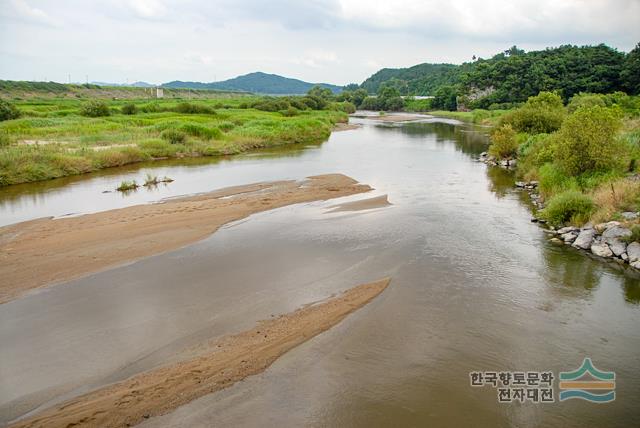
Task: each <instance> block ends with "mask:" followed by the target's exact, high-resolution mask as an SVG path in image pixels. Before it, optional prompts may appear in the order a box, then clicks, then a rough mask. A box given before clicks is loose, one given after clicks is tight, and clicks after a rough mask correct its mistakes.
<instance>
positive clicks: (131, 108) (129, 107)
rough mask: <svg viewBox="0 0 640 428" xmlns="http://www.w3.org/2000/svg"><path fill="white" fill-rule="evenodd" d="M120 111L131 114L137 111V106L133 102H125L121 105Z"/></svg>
mask: <svg viewBox="0 0 640 428" xmlns="http://www.w3.org/2000/svg"><path fill="white" fill-rule="evenodd" d="M120 111H122V114H127V115H132V114H136V113H137V112H138V108H137V107H136V105H135V104H125V105H123V106H122V108H121V109H120Z"/></svg>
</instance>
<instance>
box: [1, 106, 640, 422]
mask: <svg viewBox="0 0 640 428" xmlns="http://www.w3.org/2000/svg"><path fill="white" fill-rule="evenodd" d="M352 122H357V123H362V124H363V127H362V128H360V129H356V130H352V131H345V132H339V133H334V134H333V135H332V136H331V138H330V140H329V141H328V142H326V143H324V144H322V145H317V146H309V147H304V148H295V149H287V150H278V151H267V152H260V153H258V154H251V155H245V156H241V157H236V158H232V159H227V160H221V161H212V160H207V159H204V160H203V159H200V160H195V161H188V162H186V161H181V162H179V163H176V162H166V163H164V164H159V163H155V164H150V165H142V166H140V165H138V166H133V167H128V168H123V169H114V170H110V171H108V172H104V173H101V174H96V175H91V176H87V177H80V178H77V177H76V178H69V179H64V180H53V181H51V182H47V183H45V184H33V185H24V186H14V187H12V188H9V189H4V190H0V224H10V223H14V222H17V221H22V220H28V219H32V218H37V217H42V216H61V215H66V214H81V213H86V212H92V211H98V210H103V209H109V208H115V207H121V206H127V205H133V204H139V203H143V202H153V201H157V200H159V199H161V198H164V197H172V196H177V195H182V194H187V193H194V192H203V191H208V190H213V189H215V188H220V187H225V186H229V185H236V184H244V183H250V182H256V181H266V180H273V179H286V178H295V179H298V178H303V177H305V176H309V175H314V174H321V173H331V172H340V173H343V174H346V175H348V176H351V177H353V178H355V179H357V180H358V181H360V182H363V183H367V184H369V185H371V186H372V187H374V188H375V190H374V191H373V192H372V193H370V194H365V195H357V196H354V197H349V198H343V199H340V200H332V201H326V202H316V203H311V204H304V205H296V206H289V207H285V208H282V209H278V210H274V211H269V212H265V213H260V214H257V215H253V216H251V217H249V218H248V219H246V220H244V221H240V222H237V223H234V224H230V225H227V226H225V227H223V228H222V229H221V230H219V231H218V232H216V233H215V234H213V235H212V236H211V237H209V238H208V239H206V240H204V241H201V242H199V243H197V244H194V245H191V246H188V247H185V248H183V249H180V250H176V251H172V252H169V253H166V254H162V255H158V256H155V257H150V258H148V259H145V260H142V261H139V262H136V263H132V264H129V265H126V266H122V267H119V268H115V269H111V270H108V271H105V272H102V273H98V274H96V275H92V276H89V277H86V278H83V279H80V280H76V281H72V282H69V283H67V284H63V285H60V286H55V287H50V288H48V289H45V290H43V291H40V292H37V293H33V294H31V295H29V296H27V297H24V298H21V299H18V300H15V301H13V302H10V303H7V304H3V305H0V423H2V422H6V421H8V420H11V419H13V418H16V417H19V416H21V415H24V414H26V413H28V412H30V411H33V410H34V409H38V408H41V407H46V406H48V405H50V404H51V403H54V402H56V401H59V400H62V399H64V398H67V397H71V396H74V395H77V394H79V393H81V392H83V391H85V390H87V389H91V388H94V387H98V386H101V385H104V384H107V383H110V382H113V381H116V380H119V379H123V378H126V377H128V376H130V375H132V374H134V373H137V372H139V371H142V370H147V369H149V368H152V367H155V366H157V365H159V364H162V363H166V362H167V361H173V360H175V359H177V358H180V357H181V356H184V355H187V354H188V351H185V350H188V349H190V347H192V346H194V345H197V344H198V343H200V342H202V341H203V340H206V339H210V338H213V337H217V336H220V335H223V334H227V333H230V332H237V331H241V330H243V329H245V328H248V327H250V326H252V325H254V324H255V322H256V321H257V320H260V319H266V318H269V317H270V316H271V315H273V314H279V313H283V312H289V311H292V310H294V309H296V308H298V307H300V306H301V305H303V304H306V303H309V302H313V301H317V300H319V299H323V298H326V297H328V296H330V295H331V294H333V293H336V292H339V291H341V290H344V289H346V288H349V287H352V286H354V285H357V284H360V283H363V282H367V281H370V280H375V279H378V278H381V277H384V276H390V277H391V278H392V282H391V285H390V287H389V288H388V289H387V290H386V291H385V292H384V293H383V294H382V295H381V296H380V297H378V298H377V299H376V300H374V301H373V302H372V303H371V304H369V305H367V306H366V307H365V308H363V309H361V310H359V311H358V312H356V313H355V314H353V315H351V316H349V317H348V318H347V319H345V320H344V321H343V322H342V323H341V324H339V325H338V326H336V327H334V328H333V329H331V330H329V331H328V332H326V333H323V334H321V335H319V336H317V337H315V338H313V339H312V340H310V341H308V342H306V343H305V344H303V345H302V346H299V347H298V348H296V349H294V350H292V351H290V352H289V353H287V354H285V355H284V356H283V357H281V358H280V359H279V360H277V361H276V362H275V363H274V364H273V365H272V366H271V367H270V368H269V369H267V370H266V371H265V372H264V373H262V374H260V375H257V376H253V377H251V378H248V379H246V380H245V381H243V382H240V383H238V384H236V385H234V386H233V387H231V388H228V389H226V390H223V391H222V392H219V393H216V394H212V395H209V396H205V397H203V398H201V399H199V400H196V401H194V402H191V403H190V404H187V405H186V406H183V407H182V408H179V409H178V410H176V411H175V412H173V413H171V414H168V415H165V416H163V417H159V418H152V419H150V420H148V421H147V422H146V423H145V424H147V425H148V426H184V427H187V426H189V427H191V426H255V427H264V426H362V427H372V426H478V427H480V426H486V427H495V426H505V427H506V426H518V427H520V426H522V427H529V426H530V427H537V426H568V427H587V426H593V427H602V426H607V427H615V426H620V427H622V426H640V406H639V405H638V400H639V399H640V370H639V367H640V280H639V279H638V277H637V276H634V275H633V274H631V273H629V272H625V271H624V270H622V269H620V268H617V267H616V266H614V265H610V264H605V263H603V262H601V261H598V260H593V259H592V258H590V257H587V256H585V255H583V254H580V253H578V252H577V251H574V250H572V249H570V248H563V247H556V246H553V245H551V244H549V243H548V242H547V237H546V235H545V233H544V232H543V230H542V229H541V228H540V227H539V226H537V225H535V224H533V223H531V222H530V218H531V213H530V209H529V205H528V202H527V197H526V195H524V194H522V193H520V192H518V191H516V190H514V189H513V177H512V176H511V175H510V174H509V173H507V172H505V171H503V170H500V169H495V168H488V167H487V166H486V165H484V164H482V163H479V162H477V161H476V160H475V159H476V157H477V155H478V154H479V153H480V152H482V151H483V150H485V149H486V138H485V137H484V136H483V135H482V133H481V132H477V130H474V129H472V128H470V127H469V126H467V125H462V124H457V123H454V122H450V121H443V120H436V119H427V120H424V121H421V122H414V123H405V124H402V125H398V124H380V123H377V122H375V121H372V120H368V119H353V120H352ZM147 172H151V173H153V174H156V175H168V176H170V177H172V178H174V179H175V181H174V182H173V183H171V184H169V185H167V186H161V187H159V188H157V189H154V190H152V191H147V190H140V191H138V192H135V193H133V194H130V195H126V196H123V195H121V194H119V193H102V191H104V190H111V189H113V188H114V187H115V186H116V185H117V183H119V182H120V181H121V180H123V179H131V178H137V179H138V180H140V179H141V178H142V177H144V174H145V173H147ZM384 194H387V195H388V198H389V201H390V202H391V203H392V204H393V205H391V206H389V207H385V208H378V209H373V210H367V211H359V212H340V213H327V211H328V210H327V208H328V207H330V206H332V205H335V204H336V203H338V202H340V201H348V200H357V199H363V198H369V197H371V196H378V195H384ZM0 280H1V279H0ZM585 357H589V358H591V359H592V361H593V364H594V365H595V366H596V367H597V368H598V369H600V370H603V371H614V372H615V373H616V390H615V392H616V399H615V401H613V402H611V403H607V404H595V403H591V402H587V401H584V400H576V399H573V400H567V401H562V402H560V401H559V397H558V393H559V390H558V383H557V381H554V384H553V387H554V398H555V402H553V403H545V404H542V403H533V402H529V401H526V402H524V403H520V402H515V403H499V402H498V399H497V395H498V391H497V389H495V388H493V387H492V386H484V387H472V386H471V385H470V377H469V373H470V372H476V371H494V372H501V371H514V372H523V371H528V372H530V371H540V372H543V371H544V372H547V371H551V372H553V373H554V375H555V376H558V374H559V372H561V371H573V370H575V369H577V368H578V367H579V366H580V365H581V364H582V361H583V359H584V358H585Z"/></svg>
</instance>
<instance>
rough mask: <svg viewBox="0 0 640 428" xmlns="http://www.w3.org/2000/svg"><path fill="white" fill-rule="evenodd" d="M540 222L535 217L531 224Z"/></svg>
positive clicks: (532, 218)
mask: <svg viewBox="0 0 640 428" xmlns="http://www.w3.org/2000/svg"><path fill="white" fill-rule="evenodd" d="M539 221H540V220H539V219H537V218H535V217H531V223H537V222H539Z"/></svg>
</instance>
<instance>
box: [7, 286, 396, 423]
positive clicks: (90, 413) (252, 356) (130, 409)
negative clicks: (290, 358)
mask: <svg viewBox="0 0 640 428" xmlns="http://www.w3.org/2000/svg"><path fill="white" fill-rule="evenodd" d="M389 282H390V279H389V278H385V279H381V280H378V281H375V282H371V283H368V284H362V285H359V286H356V287H354V288H351V289H349V290H347V291H345V292H344V293H342V294H340V295H338V296H337V297H333V298H330V299H328V300H325V301H322V302H319V303H315V304H313V305H309V306H305V307H303V308H301V309H298V310H297V311H295V312H292V313H289V314H285V315H281V316H279V317H277V318H274V319H270V320H266V321H262V322H260V323H258V325H257V326H256V327H254V328H253V329H250V330H248V331H244V332H242V333H239V334H235V335H230V336H227V337H223V338H221V339H219V340H216V341H214V342H212V343H209V344H208V345H207V351H206V352H204V355H200V356H198V357H196V358H193V359H191V360H187V361H183V362H179V363H176V364H172V365H169V366H165V367H160V368H158V369H155V370H151V371H149V372H145V373H141V374H139V375H135V376H133V377H131V378H129V379H127V380H125V381H122V382H118V383H116V384H114V385H111V386H107V387H104V388H101V389H98V390H96V391H93V392H90V393H88V394H85V395H83V396H81V397H78V398H75V399H72V400H71V401H68V402H66V403H63V404H60V405H58V406H55V407H53V408H51V409H49V410H45V411H44V412H43V413H42V414H40V415H38V416H34V417H32V418H29V419H27V420H24V421H20V422H18V423H15V424H13V425H11V426H12V427H41V426H47V427H69V426H112V427H116V426H117V427H120V426H132V425H135V424H137V423H140V422H142V421H143V420H145V419H148V418H150V417H152V416H158V415H162V414H166V413H169V412H170V411H172V410H174V409H176V408H177V407H179V406H181V405H184V404H186V403H188V402H190V401H193V400H195V399H197V398H199V397H202V396H204V395H207V394H211V393H214V392H216V391H219V390H221V389H224V388H227V387H229V386H231V385H233V384H234V383H236V382H238V381H240V380H242V379H244V378H246V377H248V376H251V375H255V374H257V373H260V372H262V371H264V370H265V369H266V368H267V367H269V366H270V365H271V364H272V363H273V362H274V361H275V360H276V359H278V357H280V356H281V355H283V354H284V353H285V352H287V351H289V350H291V349H293V348H295V347H296V346H298V345H300V344H302V343H304V342H306V341H307V340H309V339H311V338H313V337H314V336H316V335H318V334H320V333H322V332H324V331H326V330H328V329H330V328H331V327H333V326H334V325H336V324H338V323H339V322H340V321H342V320H343V319H344V318H345V317H346V316H348V315H349V314H351V313H353V312H355V311H356V310H358V309H360V308H361V307H363V306H365V305H366V304H367V303H369V302H370V301H372V300H373V299H374V298H375V297H377V296H378V295H379V294H380V293H382V292H383V291H384V290H385V289H386V288H387V286H388V285H389Z"/></svg>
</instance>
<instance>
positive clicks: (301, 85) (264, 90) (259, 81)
mask: <svg viewBox="0 0 640 428" xmlns="http://www.w3.org/2000/svg"><path fill="white" fill-rule="evenodd" d="M316 85H318V86H322V87H323V88H328V89H330V90H331V91H332V92H334V93H339V92H341V91H342V87H341V86H337V85H330V84H328V83H309V82H304V81H302V80H298V79H291V78H289V77H283V76H279V75H277V74H267V73H262V72H256V73H249V74H245V75H244V76H238V77H235V78H233V79H229V80H224V81H221V82H211V83H202V82H182V81H179V80H176V81H173V82H168V83H164V84H163V85H162V86H163V87H165V88H190V89H219V90H228V91H229V90H230V91H244V92H253V93H257V94H273V95H297V94H306V93H307V92H308V91H309V89H311V88H313V87H314V86H316Z"/></svg>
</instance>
